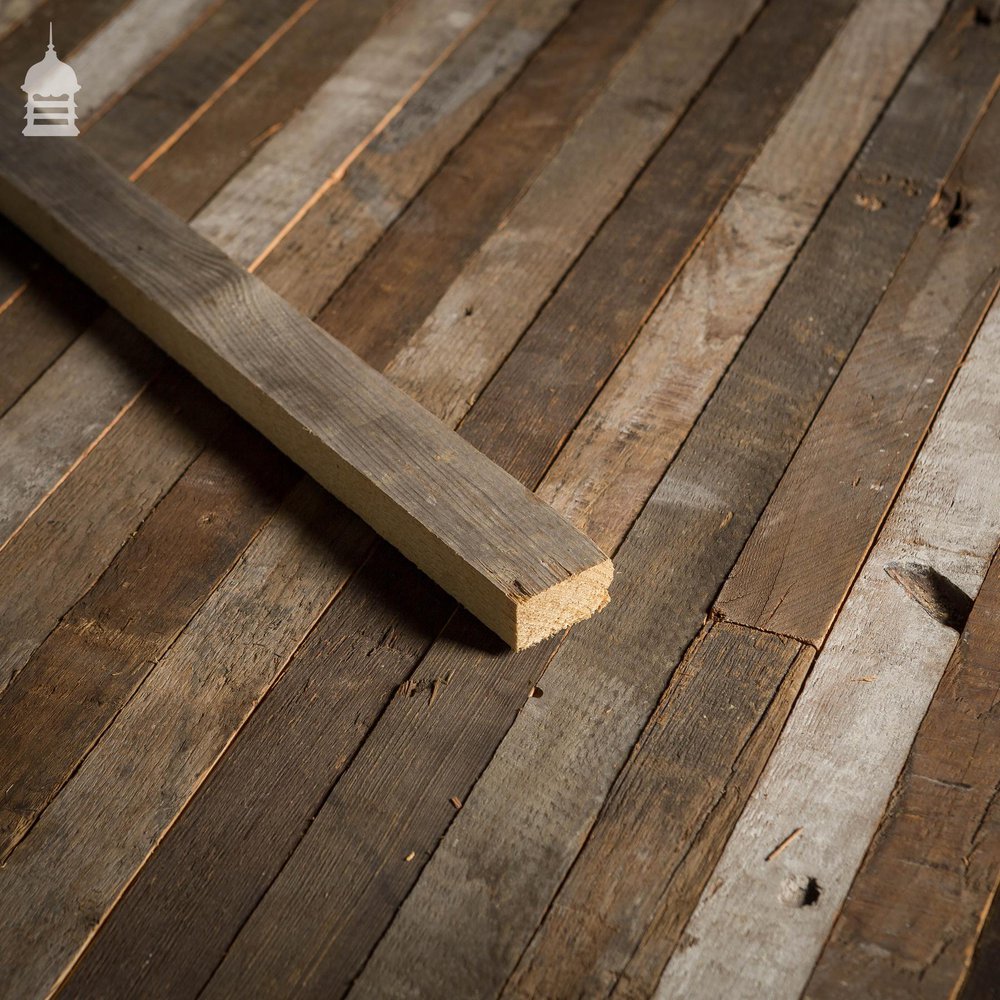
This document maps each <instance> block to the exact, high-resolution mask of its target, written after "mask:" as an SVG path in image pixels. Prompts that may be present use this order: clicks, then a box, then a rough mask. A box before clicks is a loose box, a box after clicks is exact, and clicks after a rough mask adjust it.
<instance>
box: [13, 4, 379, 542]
mask: <svg viewBox="0 0 1000 1000" xmlns="http://www.w3.org/2000/svg"><path fill="white" fill-rule="evenodd" d="M298 5H299V0H267V2H260V0H228V2H226V3H224V4H223V5H222V6H221V7H219V8H218V10H216V11H215V13H214V14H213V15H212V16H211V17H210V18H209V19H208V20H207V21H206V22H205V23H204V24H203V25H202V26H201V27H200V28H199V30H198V31H197V32H196V33H195V34H194V35H193V36H192V37H191V38H189V39H188V40H187V41H186V42H185V43H184V44H183V45H181V46H179V47H178V48H177V49H175V50H174V51H173V52H172V53H171V54H170V55H169V56H168V57H167V58H166V59H165V60H163V62H161V63H159V64H158V65H157V66H156V68H155V69H154V70H152V71H151V72H150V73H148V74H147V75H146V76H145V77H143V79H142V80H140V81H139V83H137V84H136V85H134V86H133V87H131V88H130V89H129V92H128V93H127V94H125V95H124V96H123V98H122V99H121V100H120V101H118V102H117V103H116V104H115V105H114V107H113V108H112V109H111V110H110V111H109V112H108V113H107V114H105V115H104V116H103V117H102V118H100V119H99V120H98V122H97V123H96V126H95V127H93V128H91V127H89V126H90V123H89V122H86V123H85V124H84V132H83V136H82V141H84V142H85V143H86V144H87V145H88V146H89V147H90V148H91V149H94V150H95V151H96V152H98V153H100V154H101V155H103V156H105V157H106V158H107V159H108V162H109V163H110V164H111V165H113V166H115V167H116V168H118V169H120V170H121V171H122V172H124V173H129V172H131V171H132V170H133V169H134V168H135V167H137V166H138V165H139V164H140V163H142V162H143V160H145V159H147V158H148V157H149V156H150V155H152V154H153V153H155V152H156V150H157V147H159V146H160V144H161V143H162V142H163V140H164V139H166V138H167V137H168V136H169V135H170V133H171V132H173V131H174V130H175V129H176V128H177V127H178V125H180V124H181V123H182V122H183V121H184V120H185V119H186V118H188V117H189V116H190V114H191V108H192V107H195V108H198V107H200V108H204V107H205V106H206V102H211V101H212V99H213V97H214V96H215V94H216V93H217V91H218V90H219V88H220V87H222V86H223V85H225V84H226V83H227V80H228V79H229V78H231V77H232V75H233V74H234V73H235V72H236V71H237V70H238V69H240V68H241V66H243V65H244V64H245V63H246V62H247V60H248V59H251V58H252V57H254V54H255V50H256V49H258V47H259V46H260V45H261V44H262V43H267V42H268V40H269V39H271V38H272V37H273V36H274V34H275V33H276V32H278V31H282V30H285V29H286V26H287V24H288V20H289V18H288V15H289V14H293V15H294V12H295V8H296V7H297V6H298ZM369 6H373V5H366V8H367V7H369ZM107 35H108V33H107V32H103V33H102V35H101V37H102V38H103V39H104V41H105V42H107ZM345 36H347V37H345ZM349 36H350V33H349V32H347V31H346V30H344V29H341V30H340V31H339V32H338V34H337V38H338V41H342V43H346V42H349V40H350V37H349ZM89 48H90V49H91V50H92V51H93V52H94V53H95V58H96V54H97V49H96V48H95V47H94V46H93V44H92V45H91V46H90V47H89ZM101 54H102V56H103V58H104V61H105V63H106V64H107V65H108V66H110V67H114V66H116V65H117V63H116V60H115V59H114V54H113V53H111V54H109V52H108V50H107V49H106V48H105V49H104V50H103V51H102V53H101ZM167 207H168V208H170V207H172V206H171V205H170V204H169V202H167ZM0 224H2V225H3V227H4V228H5V229H9V230H10V233H11V234H12V235H13V237H14V238H13V240H12V241H11V242H8V241H7V234H6V233H5V234H4V238H3V240H0V245H2V246H3V251H2V256H0V298H4V299H6V298H8V297H12V300H11V301H10V302H9V304H8V305H7V307H6V308H3V307H2V306H0V414H3V413H6V412H7V410H8V409H9V408H10V407H11V406H12V405H13V404H14V403H15V402H16V401H17V399H19V398H20V397H21V395H23V393H24V392H25V391H27V389H28V388H29V387H30V386H31V385H32V384H33V383H34V381H35V380H36V379H37V378H39V377H40V376H41V375H42V373H43V372H45V371H46V369H47V368H48V367H49V366H50V365H51V364H52V363H53V362H54V361H55V360H56V359H57V358H58V357H59V355H60V354H62V352H63V351H65V350H66V349H67V347H69V345H70V344H72V343H73V341H74V340H75V339H76V338H77V337H78V336H80V334H81V333H82V332H83V331H84V330H85V329H86V328H87V326H89V325H90V324H91V323H92V322H93V321H94V319H95V318H96V317H97V315H98V314H99V313H100V312H101V311H103V309H104V304H103V303H102V302H101V300H100V299H99V298H97V296H96V295H94V294H93V292H91V291H90V290H89V289H87V288H85V287H84V286H83V285H81V284H79V283H78V282H76V281H75V279H73V278H71V277H70V276H69V275H67V273H66V272H65V271H64V270H63V269H62V268H60V267H59V266H58V265H56V264H54V262H51V261H46V262H45V265H44V266H43V268H42V271H41V273H40V274H38V275H37V277H36V279H35V280H36V281H37V284H36V286H35V287H34V288H33V289H32V290H29V291H25V282H26V281H27V280H29V279H28V273H29V272H30V271H32V270H33V268H34V266H35V264H36V263H40V262H41V261H42V258H43V257H44V255H43V254H42V253H41V252H40V250H39V248H38V247H37V246H36V245H35V244H33V243H31V242H30V241H29V240H27V239H26V238H25V237H24V236H23V234H22V233H21V232H20V231H19V230H18V229H16V228H15V227H14V226H11V225H10V223H8V222H7V220H6V219H4V220H2V223H0ZM5 292H6V293H7V295H6V296H5V295H4V293H5ZM21 293H24V294H21ZM76 384H77V385H78V386H79V385H81V380H80V379H79V378H78V379H77V382H76ZM82 395H83V398H84V399H86V398H87V397H86V393H82ZM84 405H86V404H84ZM81 410H82V408H81ZM80 417H81V411H78V413H77V422H78V423H79V424H80V425H85V424H86V423H87V420H86V418H83V419H80ZM72 448H73V446H72V445H70V447H69V448H68V450H70V451H72ZM77 448H78V450H77V454H79V450H80V449H82V445H78V446H77ZM2 537H6V535H3V536H2Z"/></svg>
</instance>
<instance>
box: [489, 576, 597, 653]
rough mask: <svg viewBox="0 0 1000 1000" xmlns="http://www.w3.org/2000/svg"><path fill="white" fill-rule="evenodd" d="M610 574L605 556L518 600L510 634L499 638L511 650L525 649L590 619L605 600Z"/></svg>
mask: <svg viewBox="0 0 1000 1000" xmlns="http://www.w3.org/2000/svg"><path fill="white" fill-rule="evenodd" d="M612 576H614V566H613V565H612V563H611V560H610V559H605V560H604V561H603V562H601V563H598V564H597V565H596V566H591V567H590V569H585V570H584V571H583V572H581V573H577V574H576V575H575V576H572V577H570V578H569V579H568V580H564V581H563V582H562V583H557V584H556V585H555V586H554V587H549V589H548V590H543V591H542V592H541V593H540V594H535V595H534V596H533V597H526V598H524V599H523V600H519V601H517V603H516V604H515V607H514V621H513V627H512V629H511V633H510V635H503V636H501V638H503V639H504V640H506V642H507V643H509V645H510V646H511V647H512V648H513V649H526V648H527V647H528V646H534V645H535V644H536V643H539V642H541V641H542V640H543V639H548V637H549V636H550V635H555V633H556V632H561V631H562V630H563V629H564V628H569V626H570V625H575V624H576V623H577V622H580V621H583V620H584V619H585V618H590V617H591V616H592V615H595V614H597V612H598V611H600V610H601V609H602V608H603V607H604V606H605V605H606V604H607V603H608V601H609V599H610V598H609V596H608V587H610V586H611V578H612Z"/></svg>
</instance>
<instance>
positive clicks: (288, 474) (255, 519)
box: [0, 408, 294, 861]
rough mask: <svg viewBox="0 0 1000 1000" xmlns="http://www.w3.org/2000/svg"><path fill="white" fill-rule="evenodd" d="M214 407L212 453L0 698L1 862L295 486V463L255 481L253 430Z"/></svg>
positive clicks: (276, 465) (277, 466)
mask: <svg viewBox="0 0 1000 1000" xmlns="http://www.w3.org/2000/svg"><path fill="white" fill-rule="evenodd" d="M216 409H221V408H212V416H213V417H215V416H218V417H221V421H219V423H218V424H217V425H216V428H215V436H216V439H217V442H218V443H217V444H216V446H215V447H214V448H212V449H209V450H207V451H205V452H203V453H202V454H201V455H200V456H199V457H198V458H197V459H196V460H195V461H194V462H193V463H192V464H191V466H190V467H189V468H188V469H187V470H185V473H184V475H183V476H182V477H181V479H180V480H179V482H178V483H177V485H176V487H175V488H174V489H172V490H171V491H170V492H169V493H168V494H167V495H166V497H165V498H164V499H163V500H162V501H161V502H160V503H159V504H158V505H157V507H156V508H155V510H154V511H152V513H151V514H150V516H149V518H148V519H147V521H146V522H145V523H144V524H143V527H142V529H141V530H140V531H139V532H137V533H136V534H134V535H133V536H131V537H130V538H129V540H128V542H126V544H125V546H124V547H123V548H122V549H121V551H120V552H119V553H118V554H117V555H116V556H115V558H114V560H113V561H112V563H111V565H110V566H109V567H108V569H107V571H105V572H104V573H103V574H102V576H101V578H100V579H99V580H98V581H97V583H96V584H95V585H94V587H93V588H92V589H91V590H90V591H89V592H88V593H87V595H86V596H85V597H84V598H83V599H82V600H81V601H79V602H78V603H77V604H76V605H75V606H74V607H73V608H72V609H71V611H70V612H69V613H68V614H66V615H65V616H64V617H63V618H61V619H60V621H59V624H58V625H57V626H56V628H55V629H53V631H52V632H51V633H50V634H49V635H48V636H47V637H46V639H45V641H44V642H43V643H42V644H41V645H40V646H39V647H38V648H37V649H36V650H35V651H34V652H33V653H32V655H31V659H30V660H29V661H28V663H27V664H25V666H24V668H23V669H22V670H21V671H20V672H19V673H18V674H17V676H16V677H15V678H14V680H13V681H12V682H11V684H10V685H9V687H8V688H7V690H6V691H4V693H3V696H2V697H0V861H2V860H3V858H5V857H6V856H7V855H8V854H9V853H10V851H11V850H12V849H13V848H14V846H15V845H16V844H17V842H18V841H19V840H20V839H21V838H22V837H23V836H24V834H25V832H26V831H27V830H28V828H29V827H30V826H31V824H32V823H33V822H34V821H35V819H36V818H37V816H38V814H39V813H40V812H41V811H42V809H44V808H45V806H46V805H47V804H48V803H49V801H50V800H51V799H52V797H53V796H54V794H55V793H56V792H57V791H58V789H59V788H61V787H62V785H63V784H64V783H65V782H66V780H67V779H68V778H69V776H70V774H71V773H72V772H73V771H74V770H75V769H76V767H77V766H78V765H79V763H80V761H81V760H82V759H83V757H84V756H85V755H86V753H87V752H88V751H89V750H90V748H91V747H92V746H93V745H94V743H95V742H96V740H97V739H98V737H99V736H100V735H101V733H102V732H103V730H104V729H105V727H106V726H107V725H108V724H109V722H110V721H111V719H112V718H113V717H114V715H115V713H116V712H117V711H118V710H119V709H120V708H121V706H122V705H124V704H125V703H126V702H127V701H128V699H129V697H130V696H131V695H132V693H133V692H134V691H135V690H136V689H137V688H138V686H139V685H140V684H141V682H142V681H143V679H144V678H145V677H146V676H147V674H148V673H149V671H150V670H151V669H152V667H153V666H154V665H155V664H156V662H157V661H158V660H159V658H160V657H161V656H162V655H163V653H164V652H165V651H166V650H167V649H168V648H169V647H170V645H171V644H172V643H173V641H174V640H175V639H176V637H177V635H178V634H179V633H180V632H181V630H182V629H183V628H184V627H185V626H186V625H187V623H188V622H189V621H190V619H191V618H192V616H193V615H194V613H195V612H196V611H197V609H198V607H199V605H200V604H201V603H202V602H203V601H204V599H205V598H206V596H207V595H206V592H205V588H206V584H209V585H210V584H211V583H212V582H215V581H216V580H218V579H221V578H222V577H223V576H225V574H226V573H227V571H228V570H229V569H230V567H231V566H232V565H233V563H234V562H235V560H236V558H237V557H238V556H239V555H240V553H241V552H242V551H243V549H244V548H245V547H246V545H247V544H248V542H249V541H250V540H251V539H252V538H253V537H254V534H255V533H256V532H257V531H258V530H260V528H261V526H262V524H263V523H264V522H266V520H267V519H268V517H269V516H270V515H271V514H272V513H273V512H274V510H275V508H276V507H277V504H278V501H279V500H280V499H281V497H282V496H283V495H284V494H285V493H286V492H288V490H289V488H290V487H291V484H292V483H293V481H294V467H293V466H292V465H291V463H290V462H287V460H286V461H283V462H282V461H280V460H279V459H278V456H275V457H274V458H273V459H272V460H271V461H270V462H269V463H268V464H267V466H266V471H265V473H264V474H261V471H260V467H259V466H257V465H256V464H253V463H247V462H246V460H245V458H244V456H245V455H246V454H247V453H249V452H250V451H251V448H252V446H253V444H254V442H253V434H252V432H251V431H250V429H249V428H247V427H245V426H241V425H240V422H239V421H237V420H236V419H235V418H234V417H232V415H231V414H227V413H225V412H224V411H223V412H222V413H218V414H217V413H215V412H214V411H215V410H216ZM166 549H169V550H170V552H172V553H173V557H172V558H171V559H169V560H166V559H163V558H162V553H163V551H164V550H166ZM3 561H4V556H3V554H0V563H2V562H3ZM5 568H7V567H5ZM60 572H65V570H64V568H62V567H60ZM21 610H23V609H21ZM5 617H6V616H5ZM15 627H16V625H15ZM109 664H113V669H109Z"/></svg>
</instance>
